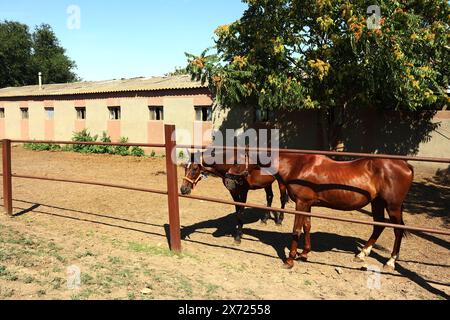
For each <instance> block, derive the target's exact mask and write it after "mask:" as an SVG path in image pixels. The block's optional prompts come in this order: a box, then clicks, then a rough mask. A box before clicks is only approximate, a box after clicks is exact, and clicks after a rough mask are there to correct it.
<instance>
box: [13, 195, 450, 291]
mask: <svg viewBox="0 0 450 320" xmlns="http://www.w3.org/2000/svg"><path fill="white" fill-rule="evenodd" d="M14 200H15V201H19V202H24V203H28V204H31V206H30V207H26V208H18V207H16V209H19V210H21V211H20V212H19V213H17V214H15V215H14V218H19V217H21V216H23V215H25V214H32V213H34V212H36V213H40V214H45V215H49V216H54V217H58V218H64V219H72V220H78V221H83V222H88V223H94V224H100V225H104V226H109V227H115V228H120V229H124V230H128V231H134V232H140V233H145V234H151V235H155V236H161V237H164V238H166V240H167V241H168V242H169V236H168V230H169V228H168V225H167V224H164V225H158V224H151V223H148V222H142V221H134V220H130V219H124V218H118V217H114V216H108V215H104V214H97V213H92V212H86V211H80V210H73V209H69V208H62V207H56V206H52V205H46V204H40V203H32V202H29V201H24V200H17V199H14ZM42 207H48V208H53V209H57V210H61V211H67V212H75V213H78V214H83V215H88V216H91V217H98V218H108V219H112V220H115V221H123V222H130V223H136V224H142V225H149V226H154V227H159V228H162V229H163V230H165V232H164V233H156V232H150V231H147V230H142V229H138V228H132V227H129V226H123V225H120V224H113V223H106V222H103V221H96V220H91V219H86V218H82V217H74V216H69V215H65V214H62V213H61V214H59V213H53V212H48V211H44V210H43V209H42ZM36 209H40V210H36ZM263 213H264V211H263V210H258V209H245V220H244V223H245V224H249V223H255V222H257V221H258V220H260V219H261V217H262V216H263ZM235 226H236V220H235V215H234V213H231V214H228V215H226V216H224V217H221V218H217V219H210V220H206V221H202V222H198V223H195V224H193V225H189V226H184V227H182V230H181V236H182V239H183V240H185V241H188V242H193V243H197V244H202V245H206V246H212V247H219V248H223V249H228V250H235V251H240V252H245V253H250V254H258V255H263V256H267V257H271V258H278V259H280V260H282V261H284V260H285V259H286V255H285V251H286V249H287V248H289V245H290V240H291V235H290V233H282V232H277V231H265V230H255V229H250V228H244V238H243V239H244V240H246V241H248V240H250V241H259V242H261V243H264V244H267V245H269V246H271V247H272V248H273V249H274V251H275V252H276V254H277V256H278V257H274V256H271V255H269V254H266V253H261V252H258V251H250V250H244V249H240V248H239V247H238V246H226V245H216V244H211V243H206V242H202V241H197V240H191V239H188V238H189V235H191V234H193V233H205V234H209V233H208V232H204V231H200V230H201V229H210V228H213V229H216V230H215V231H214V232H213V233H212V235H213V236H214V237H224V236H229V235H231V234H232V233H233V232H234V228H235ZM246 235H247V236H252V237H254V238H256V239H257V240H255V239H250V238H248V237H245V236H246ZM311 243H312V248H313V251H315V252H327V251H334V250H339V251H343V252H347V253H349V254H353V253H356V252H357V251H358V246H361V245H362V244H364V243H365V240H363V239H360V238H356V237H351V236H341V235H337V234H333V233H327V232H313V233H311ZM302 244H303V238H301V239H300V242H299V247H301V246H302ZM375 248H377V247H375ZM378 249H381V250H385V249H383V248H382V247H378ZM371 256H372V257H373V258H375V259H376V260H377V261H379V262H380V263H383V264H384V263H385V262H386V260H387V257H383V256H381V255H380V254H378V253H377V252H375V251H372V254H371ZM307 263H311V264H318V265H326V266H331V267H337V266H339V267H341V268H345V269H352V270H359V268H355V267H351V266H345V265H337V264H336V265H335V264H332V263H324V262H307ZM419 263H420V262H419ZM436 266H441V265H436ZM441 267H448V266H445V265H442V266H441ZM396 270H397V271H398V273H399V274H398V275H397V274H391V275H392V276H400V277H406V278H408V279H409V280H411V281H413V282H414V283H416V284H417V285H419V286H421V287H422V288H424V289H425V290H427V291H429V292H431V293H433V294H435V295H438V296H441V297H443V298H445V299H449V298H450V296H449V295H447V294H446V293H445V292H444V291H441V290H439V289H437V288H435V287H433V286H432V285H431V284H430V283H434V284H438V285H448V284H446V283H440V282H436V281H431V280H427V279H424V278H423V277H421V276H420V275H418V274H417V273H415V272H413V271H411V270H409V269H407V268H405V267H404V266H403V265H402V264H401V263H399V264H398V266H397V269H396Z"/></svg>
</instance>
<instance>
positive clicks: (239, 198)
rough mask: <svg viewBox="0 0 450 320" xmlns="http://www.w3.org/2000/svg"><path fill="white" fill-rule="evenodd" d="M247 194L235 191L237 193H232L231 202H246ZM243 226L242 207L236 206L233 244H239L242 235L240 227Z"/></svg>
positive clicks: (245, 191)
mask: <svg viewBox="0 0 450 320" xmlns="http://www.w3.org/2000/svg"><path fill="white" fill-rule="evenodd" d="M247 193H248V190H246V189H243V190H237V192H233V193H232V196H233V200H234V201H236V202H244V203H245V202H247ZM243 225H244V207H243V206H236V230H235V234H234V243H235V244H240V243H241V239H242V235H243V234H244V233H243V231H242V227H243Z"/></svg>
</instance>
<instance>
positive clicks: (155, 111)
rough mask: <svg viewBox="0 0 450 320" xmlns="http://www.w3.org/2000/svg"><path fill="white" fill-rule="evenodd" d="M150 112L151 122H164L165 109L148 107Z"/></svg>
mask: <svg viewBox="0 0 450 320" xmlns="http://www.w3.org/2000/svg"><path fill="white" fill-rule="evenodd" d="M148 109H149V110H150V120H164V110H163V107H153V106H150V107H148Z"/></svg>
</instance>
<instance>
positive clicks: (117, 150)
mask: <svg viewBox="0 0 450 320" xmlns="http://www.w3.org/2000/svg"><path fill="white" fill-rule="evenodd" d="M119 142H120V143H127V142H128V138H126V137H120V139H119ZM128 149H130V147H125V146H115V147H114V154H118V155H121V156H127V155H129V154H130V152H129V151H128Z"/></svg>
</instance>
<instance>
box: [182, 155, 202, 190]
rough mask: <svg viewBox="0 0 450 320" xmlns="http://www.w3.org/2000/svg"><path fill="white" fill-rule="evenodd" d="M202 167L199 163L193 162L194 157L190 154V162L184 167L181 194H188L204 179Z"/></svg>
mask: <svg viewBox="0 0 450 320" xmlns="http://www.w3.org/2000/svg"><path fill="white" fill-rule="evenodd" d="M203 171H204V167H203V166H202V164H201V163H197V162H195V156H194V154H193V153H192V154H191V159H190V161H189V162H188V163H187V164H186V165H185V170H184V177H183V182H182V183H181V187H180V191H181V193H182V194H190V193H191V191H192V189H194V187H195V186H196V185H197V183H198V182H199V181H200V180H201V179H202V178H204V177H205V174H204V173H203Z"/></svg>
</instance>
